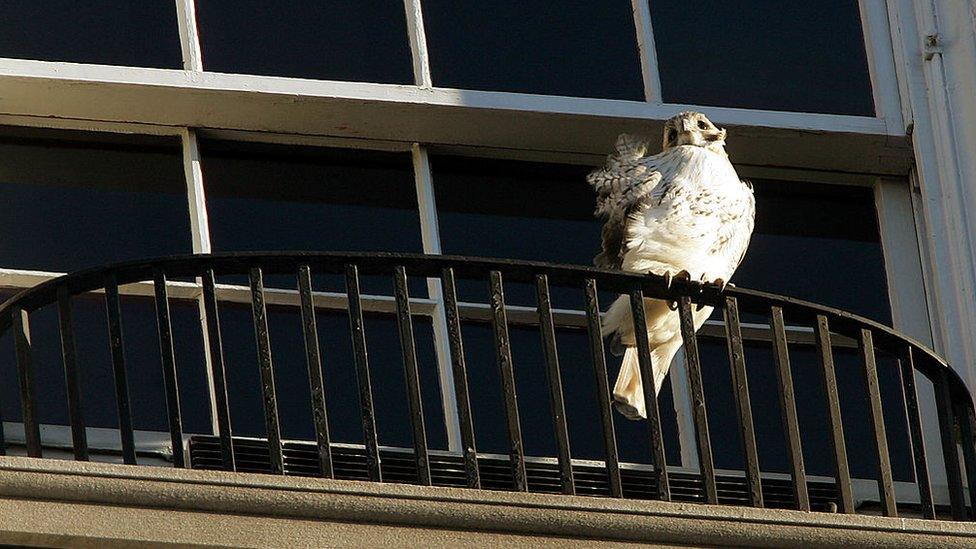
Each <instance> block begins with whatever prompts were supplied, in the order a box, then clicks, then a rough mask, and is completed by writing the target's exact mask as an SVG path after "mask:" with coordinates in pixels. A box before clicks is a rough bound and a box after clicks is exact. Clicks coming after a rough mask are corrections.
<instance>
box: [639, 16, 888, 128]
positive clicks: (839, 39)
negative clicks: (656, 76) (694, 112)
mask: <svg viewBox="0 0 976 549" xmlns="http://www.w3.org/2000/svg"><path fill="white" fill-rule="evenodd" d="M650 8H651V19H652V21H653V26H654V42H655V45H656V48H657V58H658V67H659V70H660V75H661V87H662V92H663V95H664V100H665V101H666V102H670V103H682V104H692V105H714V106H722V107H744V108H750V109H769V110H781V111H805V112H819V113H833V114H853V115H863V116H873V115H874V100H873V98H872V94H871V78H870V76H869V73H868V64H867V57H866V55H865V51H864V38H863V35H862V32H861V19H860V15H859V13H858V3H857V2H856V1H855V0H824V1H820V2H777V1H775V0H753V1H751V2H724V1H721V0H704V1H698V2H683V1H680V0H650Z"/></svg>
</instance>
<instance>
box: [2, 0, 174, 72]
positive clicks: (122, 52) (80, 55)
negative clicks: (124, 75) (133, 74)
mask: <svg viewBox="0 0 976 549" xmlns="http://www.w3.org/2000/svg"><path fill="white" fill-rule="evenodd" d="M175 5H176V4H175V3H173V2H160V1H153V2H130V1H128V0H93V1H90V2H75V1H74V0H44V1H43V2H36V1H34V0H5V1H4V3H3V18H2V19H0V57H15V58H18V59H39V60H42V61H69V62H72V63H98V64H103V65H127V66H132V67H154V68H160V69H180V68H182V67H183V60H182V57H181V55H180V36H179V29H178V27H177V24H176V8H175Z"/></svg>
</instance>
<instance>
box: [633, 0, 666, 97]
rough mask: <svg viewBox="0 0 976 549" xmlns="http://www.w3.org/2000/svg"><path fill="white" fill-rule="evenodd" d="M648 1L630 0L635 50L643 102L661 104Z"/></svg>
mask: <svg viewBox="0 0 976 549" xmlns="http://www.w3.org/2000/svg"><path fill="white" fill-rule="evenodd" d="M647 2H648V0H631V3H632V6H633V9H634V25H635V27H636V30H637V49H638V51H639V52H640V64H641V76H642V77H643V79H644V100H645V101H647V102H648V103H661V102H663V99H662V98H661V75H660V72H658V70H657V51H656V50H655V49H654V30H653V28H652V26H651V9H650V6H649V5H648V3H647Z"/></svg>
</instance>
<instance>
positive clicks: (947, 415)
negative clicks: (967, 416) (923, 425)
mask: <svg viewBox="0 0 976 549" xmlns="http://www.w3.org/2000/svg"><path fill="white" fill-rule="evenodd" d="M932 382H933V383H934V384H935V408H936V411H937V412H938V415H939V436H940V439H941V441H942V456H943V459H944V460H945V468H946V479H947V480H948V482H949V504H950V507H951V508H952V518H953V520H966V499H965V495H964V494H963V486H962V471H961V470H960V468H959V449H958V447H957V446H956V434H955V426H956V419H955V417H954V415H955V414H954V413H953V410H952V391H951V390H950V388H949V374H948V373H947V372H946V371H945V369H940V370H939V374H938V375H937V376H936V378H935V379H933V380H932Z"/></svg>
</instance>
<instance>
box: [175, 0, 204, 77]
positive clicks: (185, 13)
mask: <svg viewBox="0 0 976 549" xmlns="http://www.w3.org/2000/svg"><path fill="white" fill-rule="evenodd" d="M176 16H177V19H178V24H179V27H180V49H181V50H182V51H183V69H184V70H188V71H202V70H203V55H201V52H200V35H199V33H198V32H197V10H196V1H195V0H176Z"/></svg>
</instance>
